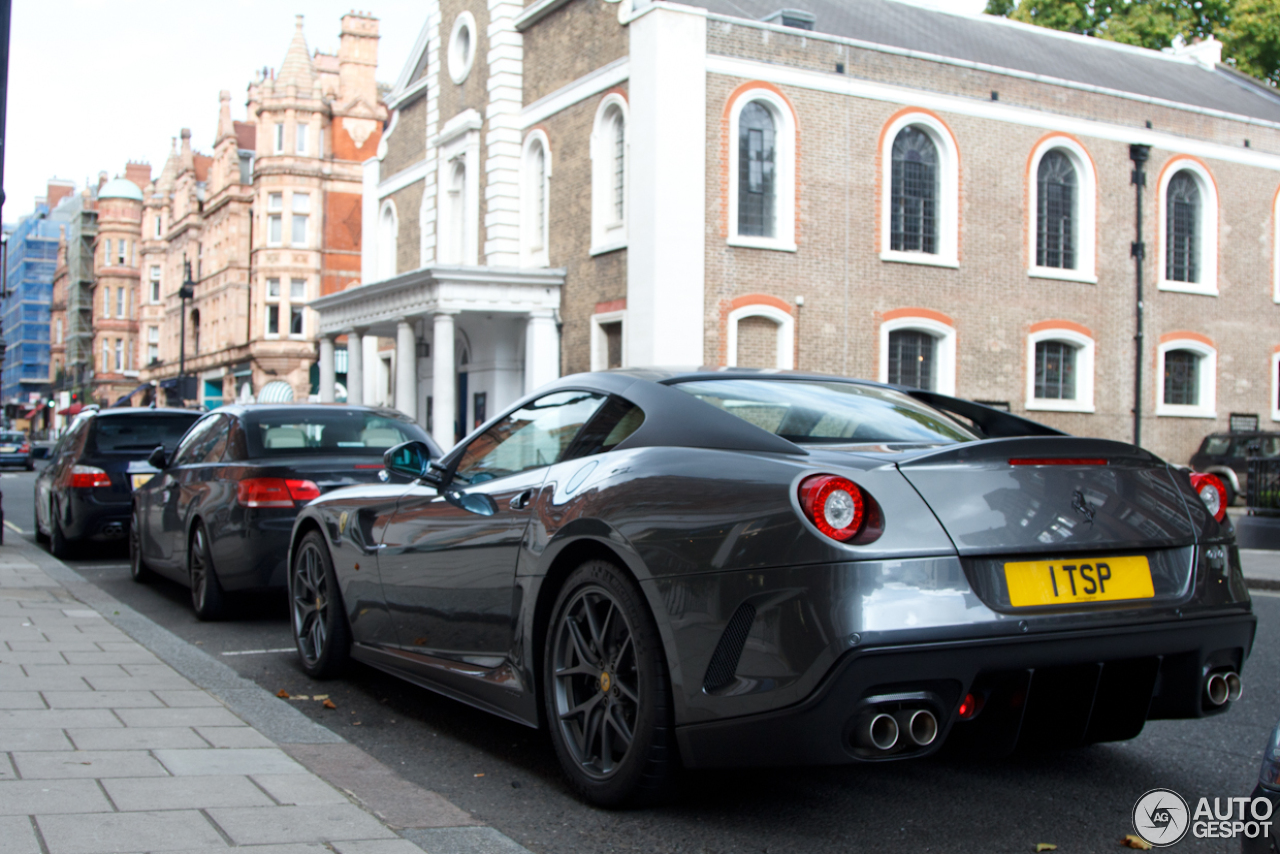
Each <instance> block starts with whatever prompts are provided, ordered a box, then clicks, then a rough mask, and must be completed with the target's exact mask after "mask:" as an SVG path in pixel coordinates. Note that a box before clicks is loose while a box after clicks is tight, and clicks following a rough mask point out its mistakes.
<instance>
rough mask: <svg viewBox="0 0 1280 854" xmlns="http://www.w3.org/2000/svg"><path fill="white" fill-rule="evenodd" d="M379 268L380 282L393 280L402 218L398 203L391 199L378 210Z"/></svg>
mask: <svg viewBox="0 0 1280 854" xmlns="http://www.w3.org/2000/svg"><path fill="white" fill-rule="evenodd" d="M388 214H389V215H390V218H389V219H390V225H387V222H388ZM377 235H378V237H377V240H378V246H377V256H376V261H377V267H378V280H379V281H383V280H386V279H390V278H393V277H394V276H395V275H396V264H397V255H396V253H397V251H398V246H397V244H398V243H399V238H400V217H399V214H398V213H397V211H396V203H395V201H394V200H393V199H391V198H385V199H383V200H382V206H381V207H380V208H379V209H378V232H377Z"/></svg>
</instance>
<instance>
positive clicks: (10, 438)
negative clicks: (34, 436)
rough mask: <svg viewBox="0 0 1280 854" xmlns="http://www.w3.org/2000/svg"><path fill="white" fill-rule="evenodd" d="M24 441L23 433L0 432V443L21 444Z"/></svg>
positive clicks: (25, 438) (25, 436)
mask: <svg viewBox="0 0 1280 854" xmlns="http://www.w3.org/2000/svg"><path fill="white" fill-rule="evenodd" d="M25 441H27V435H26V434H25V433H0V445H21V444H22V443H23V442H25Z"/></svg>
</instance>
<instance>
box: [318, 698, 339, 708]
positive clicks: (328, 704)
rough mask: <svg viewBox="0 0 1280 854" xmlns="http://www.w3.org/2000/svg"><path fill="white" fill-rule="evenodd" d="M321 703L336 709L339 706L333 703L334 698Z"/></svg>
mask: <svg viewBox="0 0 1280 854" xmlns="http://www.w3.org/2000/svg"><path fill="white" fill-rule="evenodd" d="M320 705H322V706H324V707H325V708H326V709H336V708H338V707H337V706H335V705H334V704H333V700H325V701H324V702H323V703H321V704H320Z"/></svg>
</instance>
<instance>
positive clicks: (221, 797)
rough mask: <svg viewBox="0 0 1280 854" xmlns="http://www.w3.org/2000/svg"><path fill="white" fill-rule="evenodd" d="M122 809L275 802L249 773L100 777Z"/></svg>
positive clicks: (240, 805) (270, 803)
mask: <svg viewBox="0 0 1280 854" xmlns="http://www.w3.org/2000/svg"><path fill="white" fill-rule="evenodd" d="M102 786H103V788H105V789H106V790H107V794H108V795H110V796H111V800H112V802H114V803H115V805H116V806H117V807H118V808H119V809H120V810H121V811H123V812H137V811H144V810H183V809H204V808H206V807H255V806H262V807H270V806H275V804H274V803H273V802H272V801H271V799H270V798H269V797H267V796H266V795H265V794H263V793H262V790H261V789H259V788H258V787H257V786H255V785H254V784H253V783H252V782H250V781H249V778H248V777H233V776H222V777H164V778H154V777H152V778H138V777H134V778H127V779H126V778H117V779H112V780H103V781H102Z"/></svg>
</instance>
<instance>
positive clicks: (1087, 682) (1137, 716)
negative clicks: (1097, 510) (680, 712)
mask: <svg viewBox="0 0 1280 854" xmlns="http://www.w3.org/2000/svg"><path fill="white" fill-rule="evenodd" d="M1256 626H1257V619H1256V618H1255V617H1254V616H1253V615H1252V614H1247V613H1245V614H1238V615H1232V616H1226V617H1217V618H1200V619H1194V620H1192V619H1185V620H1180V621H1178V622H1161V623H1156V624H1148V625H1143V626H1133V627H1122V628H1098V629H1091V630H1073V631H1069V632H1052V633H1050V632H1045V633H1043V634H1036V635H1032V636H1025V635H1024V636H1018V637H1009V636H1005V637H1001V638H993V639H970V640H962V641H939V642H928V643H915V644H909V645H901V646H881V647H868V648H855V649H853V650H850V651H848V652H847V653H846V654H845V655H844V656H842V657H841V658H840V659H839V660H838V661H837V662H836V664H835V665H834V666H833V667H832V668H831V670H830V671H829V672H828V674H827V677H826V678H825V679H824V680H823V681H822V683H821V684H820V685H819V686H818V688H817V689H816V690H815V691H813V692H812V693H811V694H810V695H809V697H808V698H806V699H805V700H804V701H803V702H800V703H798V704H796V705H793V706H790V707H787V708H785V709H780V710H777V711H773V712H767V713H763V714H756V715H749V716H743V717H737V718H731V719H728V720H718V721H709V722H704V723H696V724H689V725H685V726H680V727H678V728H677V735H678V739H679V745H680V753H681V757H682V759H683V760H684V763H685V764H686V765H687V766H689V767H692V768H709V767H731V766H760V765H835V764H845V763H853V762H859V761H876V760H878V759H899V758H912V757H916V756H924V755H928V754H930V753H934V752H936V751H937V750H939V749H941V748H943V747H944V746H948V747H951V748H955V749H967V750H970V751H973V752H977V753H980V754H983V755H987V756H998V755H1003V754H1007V753H1009V752H1011V751H1013V750H1015V749H1037V748H1039V749H1054V748H1065V747H1071V746H1076V745H1081V744H1088V743H1093V742H1099V741H1113V740H1120V739H1126V738H1133V737H1134V736H1136V735H1138V733H1140V732H1141V731H1142V727H1143V724H1144V723H1145V722H1146V721H1147V720H1148V719H1155V718H1193V717H1201V716H1204V715H1208V714H1216V713H1219V712H1222V711H1225V710H1226V709H1227V708H1229V707H1230V704H1229V703H1228V704H1227V705H1224V706H1219V707H1216V708H1215V707H1211V706H1209V705H1208V704H1207V703H1206V701H1205V700H1204V688H1203V686H1204V680H1205V676H1206V675H1207V674H1208V673H1209V672H1210V671H1212V670H1221V669H1225V668H1230V669H1234V670H1235V671H1236V672H1239V670H1240V667H1241V665H1243V663H1244V660H1245V659H1246V658H1247V657H1248V655H1249V652H1250V650H1251V648H1252V645H1253V638H1254V631H1255V629H1256ZM971 692H972V693H976V694H977V695H978V696H981V697H982V698H983V702H984V705H983V706H982V708H981V710H980V712H979V713H978V714H977V715H976V716H975V717H973V718H972V719H971V720H967V721H961V720H958V716H957V709H958V707H959V705H960V702H961V700H962V698H964V697H965V696H966V694H969V693H971ZM886 696H918V697H920V698H921V699H920V700H919V702H920V703H921V704H922V705H925V706H928V707H929V708H930V709H931V710H932V711H933V712H934V714H936V715H937V718H938V722H939V734H938V737H937V739H936V740H935V741H934V742H933V743H932V744H930V745H928V746H927V747H923V748H919V749H912V750H905V751H895V752H888V753H885V754H884V755H873V754H869V753H868V751H867V750H866V749H864V748H862V747H860V746H859V745H858V744H857V743H856V741H855V738H854V730H855V729H856V728H857V726H858V723H859V720H860V718H861V717H862V716H864V715H865V714H866V713H867V708H868V705H867V704H868V703H869V702H872V703H874V702H875V701H876V699H877V698H883V697H886Z"/></svg>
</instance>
